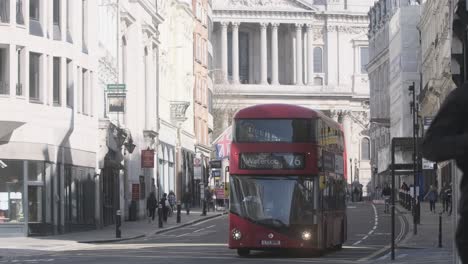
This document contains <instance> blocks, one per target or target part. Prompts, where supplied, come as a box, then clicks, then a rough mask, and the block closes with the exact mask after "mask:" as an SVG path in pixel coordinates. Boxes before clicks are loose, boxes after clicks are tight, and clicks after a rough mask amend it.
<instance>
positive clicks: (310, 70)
mask: <svg viewBox="0 0 468 264" xmlns="http://www.w3.org/2000/svg"><path fill="white" fill-rule="evenodd" d="M313 41H314V35H313V30H312V24H307V85H313V84H314V47H313V46H312V43H313Z"/></svg>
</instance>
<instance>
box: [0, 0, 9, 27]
mask: <svg viewBox="0 0 468 264" xmlns="http://www.w3.org/2000/svg"><path fill="white" fill-rule="evenodd" d="M0 22H1V23H10V0H0Z"/></svg>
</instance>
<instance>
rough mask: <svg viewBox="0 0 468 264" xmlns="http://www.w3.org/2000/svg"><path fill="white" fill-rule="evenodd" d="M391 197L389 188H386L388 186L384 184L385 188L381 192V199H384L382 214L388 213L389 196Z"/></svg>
mask: <svg viewBox="0 0 468 264" xmlns="http://www.w3.org/2000/svg"><path fill="white" fill-rule="evenodd" d="M391 195H392V189H391V188H390V186H388V184H385V187H384V188H383V190H382V197H383V198H384V201H385V209H384V213H388V212H389V207H390V206H389V205H390V196H391Z"/></svg>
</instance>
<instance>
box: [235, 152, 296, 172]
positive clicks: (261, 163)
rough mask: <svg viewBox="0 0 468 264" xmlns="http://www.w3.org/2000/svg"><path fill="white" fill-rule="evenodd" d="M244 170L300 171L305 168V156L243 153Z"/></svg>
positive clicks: (241, 164)
mask: <svg viewBox="0 0 468 264" xmlns="http://www.w3.org/2000/svg"><path fill="white" fill-rule="evenodd" d="M239 165H240V168H241V169H243V170H300V169H304V168H305V156H304V154H298V153H241V154H240V164H239Z"/></svg>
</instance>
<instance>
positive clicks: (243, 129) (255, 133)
mask: <svg viewBox="0 0 468 264" xmlns="http://www.w3.org/2000/svg"><path fill="white" fill-rule="evenodd" d="M316 123H317V122H316V120H312V119H238V120H236V123H235V130H234V131H235V134H234V135H233V142H240V143H242V142H289V143H292V142H296V143H299V142H315V141H316V136H315V126H316Z"/></svg>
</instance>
